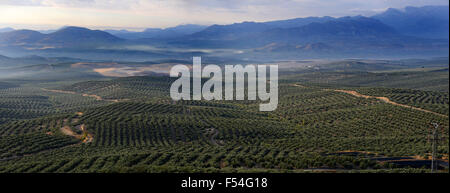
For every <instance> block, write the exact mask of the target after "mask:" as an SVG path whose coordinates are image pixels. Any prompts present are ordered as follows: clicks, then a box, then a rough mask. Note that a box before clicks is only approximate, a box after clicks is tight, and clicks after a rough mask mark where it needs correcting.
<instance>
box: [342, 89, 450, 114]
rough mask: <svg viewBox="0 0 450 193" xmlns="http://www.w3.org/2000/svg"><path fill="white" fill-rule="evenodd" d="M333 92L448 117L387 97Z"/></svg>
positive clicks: (345, 91)
mask: <svg viewBox="0 0 450 193" xmlns="http://www.w3.org/2000/svg"><path fill="white" fill-rule="evenodd" d="M334 91H336V92H342V93H347V94H351V95H353V96H356V97H362V98H366V99H369V98H375V99H378V100H381V101H383V102H385V103H389V104H391V105H396V106H400V107H405V108H409V109H414V110H417V111H422V112H426V113H432V114H435V115H438V116H442V117H448V116H447V115H443V114H440V113H436V112H433V111H429V110H426V109H421V108H418V107H413V106H409V105H405V104H399V103H396V102H394V101H391V100H390V99H389V98H387V97H376V96H368V95H363V94H360V93H358V92H356V91H353V90H334Z"/></svg>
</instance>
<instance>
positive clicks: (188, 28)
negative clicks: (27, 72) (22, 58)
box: [0, 6, 449, 55]
mask: <svg viewBox="0 0 450 193" xmlns="http://www.w3.org/2000/svg"><path fill="white" fill-rule="evenodd" d="M448 9H449V8H448V6H425V7H406V8H404V9H388V10H387V11H385V12H383V13H380V14H377V15H374V16H372V17H364V16H353V17H341V18H334V17H307V18H295V19H289V20H278V21H269V22H242V23H234V24H230V25H211V26H202V25H191V24H188V25H180V26H176V27H172V28H166V29H159V28H148V29H146V30H144V31H142V32H131V31H127V30H104V31H101V30H90V29H87V28H82V27H74V26H69V27H64V28H62V29H59V30H56V31H54V32H53V31H49V33H41V32H38V31H32V30H13V31H11V29H10V28H8V29H2V31H3V32H1V31H0V48H2V47H3V48H11V47H14V48H26V49H27V50H33V49H39V50H43V49H44V50H45V49H53V48H84V49H88V48H90V49H95V48H98V47H103V48H104V47H109V46H124V45H126V46H136V45H140V46H141V45H145V46H154V47H162V48H201V49H205V48H208V49H209V48H212V49H214V48H227V49H247V52H257V53H261V52H287V53H289V52H291V53H293V54H298V53H300V52H301V53H304V52H317V53H320V52H327V53H336V54H338V53H339V52H342V51H346V52H351V51H361V52H364V51H374V52H376V53H378V54H381V55H382V54H383V53H386V52H387V53H389V52H392V51H400V52H411V51H412V52H422V51H426V52H438V53H445V52H447V53H448V37H449V36H448V34H449V32H448V31H449V28H448V26H449V19H448V18H449V17H448V13H449V11H448Z"/></svg>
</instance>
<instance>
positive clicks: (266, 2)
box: [0, 0, 449, 31]
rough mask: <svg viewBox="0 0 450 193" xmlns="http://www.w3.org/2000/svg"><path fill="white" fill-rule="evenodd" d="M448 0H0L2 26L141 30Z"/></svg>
mask: <svg viewBox="0 0 450 193" xmlns="http://www.w3.org/2000/svg"><path fill="white" fill-rule="evenodd" d="M448 4H449V1H448V0H0V27H13V28H15V29H23V28H27V29H38V30H43V29H56V28H59V27H62V26H83V27H88V28H92V29H128V30H135V31H139V30H142V29H145V28H152V27H154V28H165V27H172V26H176V25H180V24H203V25H210V24H230V23H236V22H243V21H270V20H279V19H290V18H297V17H308V16H333V17H340V16H349V15H364V16H370V15H374V14H376V13H379V12H382V11H385V10H386V9H387V8H404V7H406V6H425V5H448Z"/></svg>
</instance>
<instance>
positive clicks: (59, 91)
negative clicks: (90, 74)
mask: <svg viewBox="0 0 450 193" xmlns="http://www.w3.org/2000/svg"><path fill="white" fill-rule="evenodd" d="M42 90H44V91H49V92H56V93H63V94H80V93H76V92H73V91H65V90H54V89H46V88H42ZM81 96H84V97H92V98H95V100H98V101H108V102H115V103H117V102H120V100H119V99H104V98H102V97H101V96H98V95H95V94H81ZM122 100H126V99H122Z"/></svg>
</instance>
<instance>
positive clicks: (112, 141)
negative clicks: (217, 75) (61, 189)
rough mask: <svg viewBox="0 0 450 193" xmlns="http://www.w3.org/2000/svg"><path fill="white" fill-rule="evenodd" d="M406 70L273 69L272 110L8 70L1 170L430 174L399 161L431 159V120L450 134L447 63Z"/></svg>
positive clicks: (1, 91)
mask: <svg viewBox="0 0 450 193" xmlns="http://www.w3.org/2000/svg"><path fill="white" fill-rule="evenodd" d="M447 61H448V60H447ZM64 65H65V64H64ZM421 65H423V64H421ZM65 66H68V65H65ZM445 66H446V67H445ZM414 67H416V66H414ZM322 68H323V67H322ZM411 69H413V68H411ZM411 69H405V67H404V66H402V68H401V69H400V71H399V69H395V71H388V72H377V70H378V69H361V68H360V66H356V67H350V68H349V69H347V70H342V69H340V66H334V67H333V69H330V68H326V69H323V70H310V69H306V70H304V69H298V71H292V70H291V71H281V78H280V86H279V104H278V108H277V109H276V110H275V111H273V112H260V111H258V104H259V103H258V102H255V101H177V102H175V101H172V100H171V99H170V97H169V93H168V91H169V87H170V84H171V82H172V81H173V80H174V79H172V78H169V77H166V76H163V75H158V76H156V75H149V76H133V77H121V78H115V77H114V78H108V77H97V75H94V74H93V72H87V73H85V74H83V73H84V72H77V73H80V74H72V76H77V75H79V76H80V77H83V78H81V79H80V80H79V81H76V80H75V79H71V80H67V79H63V78H61V77H57V76H55V77H53V79H58V81H54V80H52V81H49V80H46V79H42V78H39V79H37V80H17V79H4V80H1V81H0V172H6V173H9V172H13V173H15V172H63V173H65V172H307V171H339V172H428V171H429V169H427V168H429V166H428V164H421V165H419V166H414V165H403V164H400V163H399V160H411V161H413V162H419V161H421V162H425V163H429V162H430V160H429V155H430V152H431V143H430V141H429V140H428V139H427V136H428V135H429V134H430V122H438V123H439V124H440V125H441V127H442V129H441V130H440V131H439V132H440V133H441V135H442V136H448V135H449V133H448V132H449V118H448V115H449V93H448V63H447V64H445V63H444V66H440V67H439V69H440V70H436V69H434V67H433V69H431V70H421V71H417V70H411ZM414 69H416V68H414ZM445 69H446V70H445ZM86 74H88V75H89V76H87V75H86ZM380 76H381V78H380ZM402 76H408V77H409V79H404V78H402ZM30 79H31V78H30ZM387 83H389V84H387ZM445 87H447V90H445ZM339 90H346V91H355V92H358V93H360V94H362V95H366V96H373V97H366V98H365V97H357V96H354V95H351V94H348V93H345V92H339ZM376 97H386V98H388V99H390V100H391V101H393V102H395V103H398V104H402V105H407V106H408V107H414V108H407V107H405V106H400V105H393V104H390V103H386V102H385V101H383V100H379V99H377V98H376ZM415 108H417V109H423V110H424V111H422V110H417V109H415ZM428 111H430V112H434V113H430V112H428ZM63 128H64V129H63ZM64 131H69V132H72V133H73V135H68V134H67V132H64ZM74 136H77V137H74ZM445 140H446V141H443V142H442V143H440V145H439V146H438V157H439V159H440V160H441V161H442V162H443V163H447V168H448V151H449V147H448V138H446V139H445Z"/></svg>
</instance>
